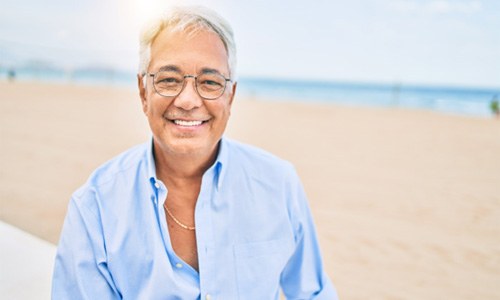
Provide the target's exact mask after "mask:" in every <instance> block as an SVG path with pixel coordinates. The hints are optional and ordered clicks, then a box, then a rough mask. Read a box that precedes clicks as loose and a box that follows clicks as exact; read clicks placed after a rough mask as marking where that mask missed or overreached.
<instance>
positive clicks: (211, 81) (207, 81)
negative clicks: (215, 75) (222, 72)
mask: <svg viewBox="0 0 500 300" xmlns="http://www.w3.org/2000/svg"><path fill="white" fill-rule="evenodd" d="M201 84H204V85H210V86H222V84H221V83H220V82H218V81H214V80H208V79H207V80H204V81H203V82H201Z"/></svg>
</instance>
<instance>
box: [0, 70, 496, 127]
mask: <svg viewBox="0 0 500 300" xmlns="http://www.w3.org/2000/svg"><path fill="white" fill-rule="evenodd" d="M11 71H12V70H7V69H5V68H4V69H0V80H8V77H9V76H10V75H9V72H11ZM13 72H14V73H15V75H14V80H19V81H40V82H42V83H43V82H51V83H60V84H76V85H88V86H116V87H123V88H131V89H135V88H136V80H137V79H136V75H135V74H134V73H132V72H126V71H118V70H113V69H104V68H101V69H98V68H88V69H78V70H74V71H64V70H61V69H57V68H38V69H37V68H31V69H30V68H20V69H18V70H14V71H13ZM238 94H239V95H241V96H244V97H247V98H250V99H252V98H259V99H261V98H265V99H267V100H271V101H280V102H282V101H286V102H288V101H294V102H296V101H298V102H307V103H311V102H320V103H335V104H341V105H348V106H361V107H391V108H406V109H419V110H421V109H423V110H431V111H436V112H439V113H444V114H454V115H464V116H474V117H483V118H484V117H485V118H489V117H492V116H493V113H492V112H491V110H490V103H491V101H492V99H493V98H494V97H495V96H498V95H500V87H499V88H480V87H445V86H442V87H440V86H432V85H427V86H426V85H415V84H404V83H394V84H388V83H357V82H329V81H320V80H317V81H313V80H293V79H271V78H255V77H241V78H238Z"/></svg>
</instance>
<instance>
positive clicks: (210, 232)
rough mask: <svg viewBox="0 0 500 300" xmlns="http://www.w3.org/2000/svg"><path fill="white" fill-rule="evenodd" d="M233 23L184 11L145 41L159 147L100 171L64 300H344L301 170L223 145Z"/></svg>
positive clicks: (85, 196) (60, 273)
mask: <svg viewBox="0 0 500 300" xmlns="http://www.w3.org/2000/svg"><path fill="white" fill-rule="evenodd" d="M234 74H235V46H234V40H233V34H232V31H231V28H230V27H229V25H228V24H227V23H226V22H225V21H224V20H222V19H221V18H220V17H219V16H217V15H216V14H215V13H214V12H212V11H210V10H207V9H203V8H177V9H175V10H173V11H172V12H171V13H170V14H169V15H166V16H164V17H163V18H162V19H161V20H159V21H157V22H156V23H154V24H153V25H151V26H150V27H149V28H148V29H146V30H145V31H144V32H143V34H142V36H141V66H140V72H139V75H138V85H139V93H140V97H141V101H142V108H143V111H144V114H145V115H146V117H147V119H148V121H149V125H150V127H151V131H152V135H153V137H152V140H151V141H150V142H148V143H146V144H144V145H140V146H137V147H135V148H132V149H130V150H128V151H127V152H125V153H123V154H121V155H119V156H118V157H116V158H114V159H112V160H111V161H109V162H107V163H106V164H104V165H103V166H101V167H100V168H98V169H97V170H96V171H95V172H94V173H93V174H92V175H91V177H90V178H89V180H88V181H87V183H86V184H85V185H83V187H81V188H80V189H79V190H77V191H76V192H75V193H74V195H73V197H72V199H71V201H70V204H69V207H68V213H67V216H66V220H65V223H64V227H63V231H62V236H61V241H60V243H59V247H58V252H57V258H56V264H55V271H54V278H53V291H52V292H53V298H54V299H120V298H124V299H200V298H201V299H228V300H232V299H259V300H260V299H278V297H279V289H280V286H281V288H282V290H283V293H284V294H285V296H286V297H287V298H289V299H336V298H337V296H336V292H335V289H334V287H333V285H332V284H331V282H330V280H329V279H328V276H327V275H326V273H325V271H324V269H323V267H322V262H321V256H320V253H319V246H318V242H317V237H316V233H315V230H314V225H313V223H312V219H311V215H310V211H309V208H308V205H307V201H306V198H305V195H304V191H303V189H302V187H301V184H300V181H299V179H298V176H297V174H296V173H295V171H294V169H293V167H292V166H291V165H290V164H289V163H287V162H284V161H282V160H280V159H278V158H276V157H274V156H272V155H271V154H268V153H266V152H264V151H262V150H258V149H255V148H253V147H250V146H246V145H242V144H239V143H236V142H234V141H230V140H227V139H225V138H222V135H223V133H224V129H225V128H226V123H227V121H228V118H229V115H230V111H231V104H232V102H233V99H234V95H235V92H236V82H235V81H234V76H235V75H234Z"/></svg>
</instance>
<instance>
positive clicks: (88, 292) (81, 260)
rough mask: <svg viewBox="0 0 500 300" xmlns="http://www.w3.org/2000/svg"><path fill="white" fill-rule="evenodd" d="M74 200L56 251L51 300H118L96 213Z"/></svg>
mask: <svg viewBox="0 0 500 300" xmlns="http://www.w3.org/2000/svg"><path fill="white" fill-rule="evenodd" d="M79 200H81V199H77V198H75V197H73V198H72V199H71V201H70V203H69V206H68V212H67V215H66V219H65V221H64V225H63V230H62V233H61V239H60V241H59V245H58V248H57V255H56V259H55V266H54V274H53V278H52V299H53V300H58V299H120V298H121V297H120V294H119V293H118V291H117V289H116V288H115V285H114V283H113V278H112V276H111V274H110V272H109V270H108V268H107V263H106V254H105V248H104V237H103V234H102V226H101V223H100V221H99V218H98V216H97V214H96V213H95V212H92V211H91V210H90V209H89V208H88V207H86V206H84V205H82V203H81V201H79Z"/></svg>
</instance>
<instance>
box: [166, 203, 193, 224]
mask: <svg viewBox="0 0 500 300" xmlns="http://www.w3.org/2000/svg"><path fill="white" fill-rule="evenodd" d="M163 207H164V208H165V211H166V212H167V214H168V215H169V216H170V217H171V218H172V220H174V222H175V223H177V225H179V226H180V227H182V228H184V229H186V230H195V229H196V227H191V226H187V225H184V224H182V223H181V221H179V220H177V218H176V217H174V215H173V214H172V212H170V210H169V209H168V207H167V204H166V203H165V204H164V205H163Z"/></svg>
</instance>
